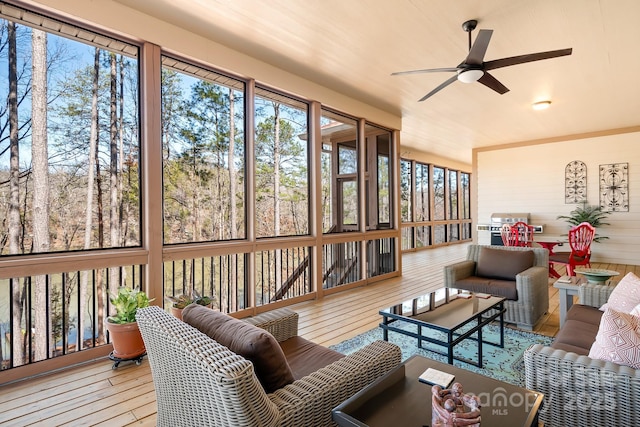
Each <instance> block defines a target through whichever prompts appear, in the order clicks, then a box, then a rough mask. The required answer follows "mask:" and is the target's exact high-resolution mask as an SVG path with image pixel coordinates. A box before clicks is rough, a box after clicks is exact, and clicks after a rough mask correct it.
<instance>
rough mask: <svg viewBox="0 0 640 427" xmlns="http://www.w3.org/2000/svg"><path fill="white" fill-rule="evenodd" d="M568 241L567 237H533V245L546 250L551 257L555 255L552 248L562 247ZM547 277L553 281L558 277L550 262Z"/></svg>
mask: <svg viewBox="0 0 640 427" xmlns="http://www.w3.org/2000/svg"><path fill="white" fill-rule="evenodd" d="M568 239H569V237H568V236H556V235H548V236H547V235H539V236H535V240H534V243H537V244H538V245H540V246H542V247H543V248H545V249H546V250H548V251H549V255H553V254H554V253H555V252H554V248H555V247H556V246H562V245H564V244H565V243H567V242H568ZM549 277H553V278H555V279H557V278H559V277H560V273H558V272H557V271H556V269H555V268H553V263H551V262H550V263H549Z"/></svg>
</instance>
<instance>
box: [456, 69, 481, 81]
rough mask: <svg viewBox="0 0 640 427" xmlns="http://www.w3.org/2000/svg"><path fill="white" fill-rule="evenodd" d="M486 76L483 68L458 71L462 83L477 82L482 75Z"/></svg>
mask: <svg viewBox="0 0 640 427" xmlns="http://www.w3.org/2000/svg"><path fill="white" fill-rule="evenodd" d="M482 76H484V71H482V70H464V71H461V72H459V73H458V80H460V81H461V82H462V83H473V82H477V81H478V79H480V77H482Z"/></svg>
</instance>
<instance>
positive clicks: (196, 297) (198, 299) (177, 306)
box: [165, 289, 214, 320]
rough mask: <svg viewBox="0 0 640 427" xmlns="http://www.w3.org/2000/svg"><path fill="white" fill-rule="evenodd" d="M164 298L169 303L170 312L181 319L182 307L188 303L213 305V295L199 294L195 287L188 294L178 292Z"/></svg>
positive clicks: (210, 306)
mask: <svg viewBox="0 0 640 427" xmlns="http://www.w3.org/2000/svg"><path fill="white" fill-rule="evenodd" d="M165 299H166V300H167V301H168V302H170V303H171V307H170V308H171V314H173V315H174V316H175V317H177V318H178V319H180V320H182V309H183V308H185V307H186V306H188V305H189V304H193V303H196V304H199V305H203V306H205V307H209V308H212V307H213V301H214V298H213V297H208V296H201V295H200V294H199V293H198V291H196V290H195V289H192V290H191V293H190V294H180V295H178V296H175V297H174V296H172V295H167V296H166V297H165Z"/></svg>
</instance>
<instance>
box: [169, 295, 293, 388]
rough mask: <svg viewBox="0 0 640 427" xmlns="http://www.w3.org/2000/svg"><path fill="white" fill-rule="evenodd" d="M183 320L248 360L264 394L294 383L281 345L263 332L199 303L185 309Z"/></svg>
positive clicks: (267, 333)
mask: <svg viewBox="0 0 640 427" xmlns="http://www.w3.org/2000/svg"><path fill="white" fill-rule="evenodd" d="M182 319H183V320H184V321H185V322H186V323H188V324H190V325H191V326H193V327H194V328H197V329H198V330H200V331H201V332H203V333H204V334H206V335H208V336H209V337H211V338H213V339H214V340H216V341H217V342H219V343H220V344H222V345H223V346H225V347H227V348H228V349H229V350H231V351H233V352H234V353H236V354H239V355H240V356H242V357H244V358H245V359H247V360H250V361H251V362H252V363H253V367H254V369H255V372H256V376H257V377H258V380H259V381H260V383H261V384H262V387H264V390H265V391H266V392H267V393H272V392H274V391H276V390H278V389H280V388H282V387H284V386H285V385H287V384H291V383H292V382H293V381H294V378H293V373H292V372H291V368H290V367H289V364H288V363H287V359H286V358H285V356H284V353H283V351H282V348H280V344H278V341H276V339H275V338H274V337H273V335H271V334H270V333H269V332H267V331H265V330H264V329H262V328H258V327H257V326H254V325H251V324H249V323H247V322H243V321H242V320H238V319H235V318H233V317H231V316H228V315H226V314H224V313H220V312H219V311H214V310H211V309H210V308H206V307H203V306H201V305H198V304H191V305H189V306H187V307H185V309H184V310H183V312H182Z"/></svg>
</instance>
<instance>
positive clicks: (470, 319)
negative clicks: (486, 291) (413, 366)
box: [380, 288, 505, 368]
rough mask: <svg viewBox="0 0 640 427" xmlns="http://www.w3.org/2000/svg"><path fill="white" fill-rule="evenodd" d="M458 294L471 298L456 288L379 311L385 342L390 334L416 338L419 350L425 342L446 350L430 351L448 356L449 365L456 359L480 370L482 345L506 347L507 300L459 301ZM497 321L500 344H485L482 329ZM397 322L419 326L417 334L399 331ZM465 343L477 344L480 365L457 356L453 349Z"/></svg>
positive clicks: (444, 289) (411, 330) (438, 291)
mask: <svg viewBox="0 0 640 427" xmlns="http://www.w3.org/2000/svg"><path fill="white" fill-rule="evenodd" d="M459 294H468V292H466V291H461V290H458V289H453V288H440V289H437V290H435V291H433V292H430V293H428V294H425V295H421V296H419V297H416V298H413V299H410V300H408V301H404V302H402V303H400V304H396V305H393V306H391V307H389V308H385V309H383V310H380V315H381V316H382V323H380V327H381V328H382V331H383V335H382V336H383V338H384V340H385V341H387V340H388V339H389V331H393V332H397V333H399V334H403V335H407V336H410V337H414V338H417V339H418V347H419V348H422V342H423V341H427V342H430V343H432V344H436V345H437V346H441V347H444V348H445V349H446V352H445V351H443V352H440V351H437V350H434V349H432V348H428V349H427V350H429V351H433V352H435V353H438V354H442V355H445V356H447V361H448V363H449V364H450V365H451V364H453V360H454V359H456V360H460V361H463V362H466V363H470V364H472V365H474V366H478V367H480V368H481V367H482V344H483V343H485V344H490V345H493V346H497V347H501V348H503V347H504V312H505V308H504V300H505V299H504V298H502V297H496V296H488V297H487V298H480V297H478V296H476V295H474V294H472V297H471V298H459V297H458V295H459ZM485 296H486V295H485ZM494 320H499V322H500V342H497V343H496V342H492V341H485V340H483V338H482V328H483V327H484V326H485V325H488V324H489V323H491V322H493V321H494ZM396 322H402V323H408V324H413V325H416V329H415V332H413V331H414V329H413V328H405V329H401V328H398V327H396V326H395V325H394V324H395V323H396ZM434 331H439V332H441V334H440V335H441V336H442V335H444V336H445V339H441V338H438V337H436V334H434V333H433V332H434ZM425 332H426V333H425ZM430 332H431V333H430ZM465 339H471V340H475V341H477V343H478V360H477V362H476V361H473V360H469V359H466V358H463V357H458V356H455V354H454V347H455V346H456V345H457V344H459V343H460V342H461V341H462V340H465Z"/></svg>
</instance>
